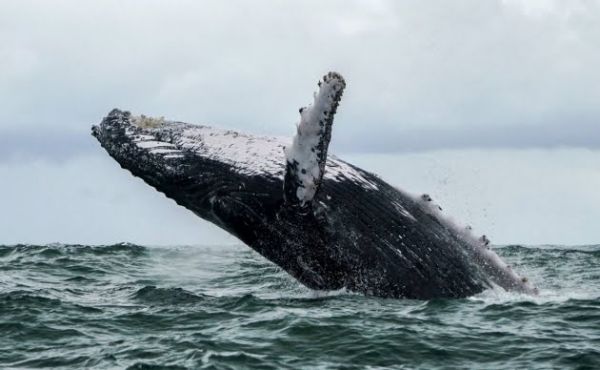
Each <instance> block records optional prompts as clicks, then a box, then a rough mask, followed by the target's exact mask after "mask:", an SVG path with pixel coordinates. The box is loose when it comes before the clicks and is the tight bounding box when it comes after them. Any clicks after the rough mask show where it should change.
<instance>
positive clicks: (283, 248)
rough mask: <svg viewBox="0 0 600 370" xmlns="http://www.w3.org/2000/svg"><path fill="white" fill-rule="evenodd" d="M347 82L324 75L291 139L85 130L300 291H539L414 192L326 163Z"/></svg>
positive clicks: (177, 126) (114, 119) (122, 122)
mask: <svg viewBox="0 0 600 370" xmlns="http://www.w3.org/2000/svg"><path fill="white" fill-rule="evenodd" d="M345 87H346V82H345V81H344V79H343V78H342V76H341V75H340V74H338V73H335V72H329V73H328V74H326V75H325V76H324V77H323V78H322V79H321V80H320V81H319V83H318V90H317V92H316V93H315V94H314V99H313V102H312V104H310V105H308V106H307V107H304V108H301V109H300V122H299V123H298V125H297V130H296V134H295V136H294V137H293V139H292V140H288V139H286V138H277V137H267V136H255V135H249V134H244V133H240V132H236V131H231V130H221V129H216V128H213V127H209V126H204V125H193V124H188V123H184V122H176V121H169V120H165V119H164V118H152V117H146V116H143V115H142V116H134V115H132V114H131V113H129V112H127V111H121V110H118V109H114V110H112V111H111V112H110V113H109V114H108V116H106V117H105V118H104V119H103V120H102V122H101V123H100V124H99V125H97V126H93V127H92V134H93V135H94V136H95V137H96V139H97V140H98V141H99V142H100V144H101V146H102V147H103V148H104V149H105V150H106V151H107V152H108V154H109V155H110V156H111V157H112V158H114V159H115V160H116V161H117V162H118V163H119V164H120V166H121V167H122V168H124V169H126V170H128V171H130V172H131V173H132V174H133V175H134V176H137V177H139V178H141V179H143V180H144V181H145V182H146V183H147V184H149V185H150V186H152V187H154V188H155V189H156V190H158V191H160V192H162V193H164V194H165V195H166V196H167V197H169V198H171V199H173V200H174V201H175V202H177V203H178V204H179V205H181V206H183V207H185V208H187V209H189V210H191V211H192V212H193V213H195V214H196V215H197V216H199V217H201V218H203V219H204V220H207V221H209V222H211V223H213V224H215V225H217V226H219V227H220V228H222V229H223V230H225V231H227V232H228V233H230V234H232V235H234V236H236V237H237V238H238V239H239V240H241V241H242V242H243V243H245V244H246V245H248V246H249V247H251V248H252V249H254V250H255V251H257V252H258V253H260V254H261V255H262V256H264V257H265V258H267V259H268V260H270V261H272V262H273V263H275V264H277V265H278V266H280V267H281V268H282V269H283V270H285V271H286V272H287V273H289V274H290V275H291V276H293V277H294V278H295V279H297V280H298V281H299V282H300V283H302V284H303V285H305V286H307V287H308V288H311V289H315V290H338V289H346V290H348V291H352V292H357V293H362V294H366V295H373V296H379V297H391V298H409V299H433V298H460V297H467V296H471V295H474V294H477V293H479V292H482V291H483V290H485V289H488V288H490V287H501V288H503V289H505V290H509V291H517V292H522V293H529V294H535V293H536V292H537V290H536V288H535V287H534V286H533V285H532V284H531V283H530V282H529V281H528V280H527V279H526V278H524V277H522V276H520V275H518V274H517V273H516V272H515V271H514V270H513V269H512V268H511V267H510V266H508V265H507V264H506V263H504V262H503V261H502V260H501V259H500V257H499V256H498V255H497V254H496V253H495V252H494V251H493V250H491V249H490V248H489V240H488V239H487V237H485V236H483V237H480V238H478V237H475V236H474V235H473V234H472V231H471V230H470V227H459V226H457V225H456V224H455V223H453V222H452V221H451V220H450V219H448V218H446V217H445V216H443V215H442V214H441V207H439V206H438V205H437V204H435V203H434V202H433V200H432V199H431V197H430V196H429V195H427V194H424V195H422V196H414V195H411V194H409V193H407V192H405V191H403V190H400V189H397V188H396V187H394V186H392V185H390V184H388V183H386V182H385V181H383V180H382V179H381V178H379V177H378V176H376V175H374V174H372V173H369V172H367V171H365V170H363V169H360V168H358V167H356V166H354V165H352V164H350V163H347V162H345V161H343V160H341V159H339V158H337V157H336V156H334V155H328V147H329V142H330V140H331V134H332V128H333V118H334V115H335V113H336V110H337V108H338V105H339V103H340V100H341V98H342V93H343V91H344V88H345Z"/></svg>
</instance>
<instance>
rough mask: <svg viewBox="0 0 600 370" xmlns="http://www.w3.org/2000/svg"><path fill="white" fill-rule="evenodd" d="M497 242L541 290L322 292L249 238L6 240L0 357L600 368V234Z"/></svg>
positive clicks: (135, 365) (121, 364)
mask: <svg viewBox="0 0 600 370" xmlns="http://www.w3.org/2000/svg"><path fill="white" fill-rule="evenodd" d="M497 251H498V252H499V254H500V255H501V256H503V257H504V258H505V259H506V260H508V261H509V262H510V263H511V264H513V265H515V266H519V267H518V269H519V270H520V271H522V272H524V273H525V275H527V276H529V277H530V279H532V280H533V281H534V282H536V283H537V285H538V286H539V287H540V289H541V294H540V296H539V297H528V296H522V295H518V294H512V293H504V292H501V291H495V290H491V291H487V292H484V293H483V294H481V295H479V296H476V297H473V298H469V299H460V300H434V301H412V300H393V299H378V298H372V297H364V296H360V295H355V294H350V293H346V292H330V293H327V294H324V293H317V292H313V291H310V290H308V289H306V288H304V287H302V286H300V285H299V284H298V283H296V282H295V281H294V280H293V279H291V278H290V277H288V276H287V275H286V274H285V273H283V272H281V271H280V270H279V269H278V268H277V267H275V266H274V265H272V264H270V263H269V262H267V261H266V260H264V259H262V258H261V257H259V256H258V255H257V254H255V253H254V252H252V251H251V250H249V249H248V248H246V247H244V246H234V247H231V246H226V247H219V246H210V247H207V246H198V247H143V246H137V245H131V244H122V245H113V246H85V245H59V244H56V245H47V246H33V245H18V246H0V368H11V367H14V368H37V367H58V368H89V367H93V368H131V369H155V368H156V369H158V368H173V369H179V368H210V369H228V368H232V369H237V368H260V369H269V368H273V369H275V368H307V369H313V368H319V369H330V368H331V369H338V368H340V369H363V368H370V369H382V368H397V369H410V368H424V369H436V368H491V369H498V368H505V369H517V368H519V369H520V368H527V369H533V368H544V369H546V368H548V369H549V368H556V369H565V368H579V369H594V368H596V369H597V368H600V246H581V247H557V246H541V247H521V246H507V247H501V248H497Z"/></svg>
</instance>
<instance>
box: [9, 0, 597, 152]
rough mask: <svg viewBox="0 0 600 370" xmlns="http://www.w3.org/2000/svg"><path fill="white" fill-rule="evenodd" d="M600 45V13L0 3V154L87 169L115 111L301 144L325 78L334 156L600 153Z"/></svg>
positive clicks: (514, 2)
mask: <svg viewBox="0 0 600 370" xmlns="http://www.w3.org/2000/svg"><path fill="white" fill-rule="evenodd" d="M599 44H600V3H599V2H597V1H595V2H594V1H579V0H573V1H569V2H564V1H559V0H547V1H543V2H530V1H526V0H495V1H484V2H482V1H478V0H460V1H454V2H447V1H427V2H418V3H413V2H397V1H385V0H382V1H332V2H327V3H323V2H320V1H306V2H302V3H298V4H288V3H286V2H277V1H260V2H253V3H248V2H245V1H231V2H222V1H203V2H196V1H179V2H177V3H175V4H171V3H169V4H167V3H166V2H160V1H147V2H144V3H143V4H142V3H140V2H122V1H116V0H107V1H102V2H85V3H83V2H80V1H69V0H65V1H62V2H59V3H50V2H44V1H18V2H16V1H15V2H2V4H1V5H0V101H1V102H2V109H0V135H2V136H3V138H2V137H0V141H1V143H2V147H3V148H0V154H2V155H3V156H9V155H10V156H12V158H15V155H14V153H21V154H19V156H20V157H23V156H24V155H25V156H27V155H29V157H32V156H33V157H35V156H38V157H42V156H48V157H49V158H66V157H68V156H75V155H77V154H78V153H84V152H86V151H88V150H91V148H92V145H93V144H91V141H90V138H89V137H88V136H87V130H88V128H89V126H90V124H91V123H94V122H97V121H98V120H99V119H100V118H101V117H102V116H103V115H104V114H106V112H107V111H108V110H110V109H111V108H112V107H115V106H118V107H122V108H124V109H128V110H131V111H132V112H134V113H144V114H148V115H157V116H165V117H168V118H173V119H178V120H183V121H187V122H198V123H206V124H211V125H215V126H220V127H226V128H232V129H239V130H243V131H249V132H257V133H264V134H276V135H288V136H291V135H292V134H293V131H294V122H296V121H297V119H298V117H297V109H298V107H299V106H301V105H304V104H307V103H308V102H309V101H310V93H311V91H313V90H314V88H315V83H316V79H317V78H318V77H319V76H320V75H321V74H322V73H324V72H326V71H327V70H329V69H335V70H338V71H340V72H341V73H342V74H344V76H345V77H346V79H347V82H348V89H347V91H346V93H345V96H344V100H343V102H342V105H341V107H340V110H339V116H338V119H337V123H336V133H335V135H336V137H335V141H334V146H335V147H336V148H339V150H343V151H399V150H428V149H436V148H455V147H461V146H463V147H464V146H467V147H468V146H476V145H481V146H492V147H497V146H508V147H526V146H528V145H530V146H542V147H549V146H553V145H555V144H556V143H557V142H558V141H561V142H560V143H559V144H562V145H568V146H577V145H582V146H594V145H596V144H595V143H596V142H595V141H594V139H595V137H597V136H594V133H595V131H594V127H592V126H593V125H594V124H595V122H600V104H599V102H600V89H598V86H599V85H600V72H599V69H598V67H597V66H598V65H600V48H598V47H597V45H599ZM581 116H583V117H584V118H583V119H581ZM573 125H575V126H576V127H580V126H581V127H583V128H581V127H580V128H577V129H572V128H573V127H574V126H573ZM586 130H587V131H586ZM590 130H592V132H591V134H590V137H585V136H582V135H580V134H579V132H588V131H590ZM7 132H8V133H7ZM578 135H579V136H578ZM44 137H45V139H44ZM88 143H89V144H88ZM480 143H482V144H480Z"/></svg>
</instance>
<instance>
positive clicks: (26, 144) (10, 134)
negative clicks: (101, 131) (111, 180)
mask: <svg viewBox="0 0 600 370" xmlns="http://www.w3.org/2000/svg"><path fill="white" fill-rule="evenodd" d="M97 147H98V144H97V143H96V142H95V140H94V138H93V137H92V136H91V135H90V134H89V131H76V130H70V131H66V130H61V131H49V130H45V129H43V130H38V131H33V130H11V131H0V163H1V162H12V161H20V162H23V161H30V160H46V161H52V162H63V161H66V160H69V159H72V158H76V157H79V156H82V155H86V154H89V153H92V152H93V151H94V150H96V149H97Z"/></svg>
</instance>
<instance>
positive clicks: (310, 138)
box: [283, 72, 346, 206]
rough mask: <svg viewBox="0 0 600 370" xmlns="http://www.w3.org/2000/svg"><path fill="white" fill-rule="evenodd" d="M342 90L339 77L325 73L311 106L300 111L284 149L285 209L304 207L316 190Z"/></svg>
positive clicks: (321, 175)
mask: <svg viewBox="0 0 600 370" xmlns="http://www.w3.org/2000/svg"><path fill="white" fill-rule="evenodd" d="M345 87H346V82H345V81H344V78H343V77H342V76H341V75H340V74H338V73H336V72H329V73H328V74H327V75H325V76H324V77H323V81H320V82H319V91H317V92H316V93H315V94H314V102H313V103H312V104H311V105H309V106H308V107H304V108H300V123H299V124H298V129H297V132H296V135H295V136H294V141H293V143H292V145H291V146H289V147H287V148H285V159H286V171H285V178H284V185H283V191H284V199H285V202H286V204H287V205H299V206H306V205H308V204H310V202H311V201H312V199H313V198H314V196H315V194H316V193H317V191H318V190H319V186H320V184H321V180H322V179H323V174H324V172H325V162H326V161H327V148H328V147H329V141H330V140H331V127H332V125H333V116H334V115H335V112H336V110H337V107H338V104H339V102H340V100H341V98H342V93H343V91H344V88H345Z"/></svg>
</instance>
